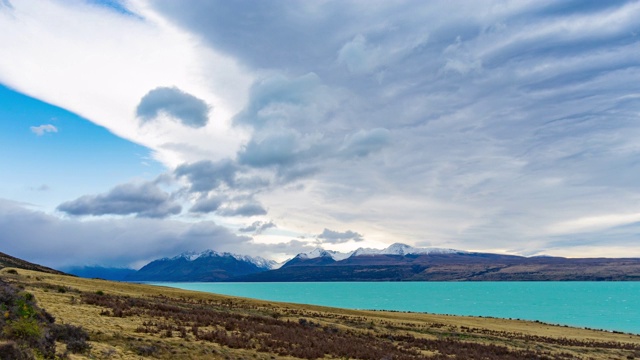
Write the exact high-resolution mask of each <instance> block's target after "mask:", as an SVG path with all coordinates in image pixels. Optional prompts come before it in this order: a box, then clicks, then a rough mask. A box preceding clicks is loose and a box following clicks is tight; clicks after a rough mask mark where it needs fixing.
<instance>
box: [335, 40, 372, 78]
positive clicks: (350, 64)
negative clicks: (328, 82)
mask: <svg viewBox="0 0 640 360" xmlns="http://www.w3.org/2000/svg"><path fill="white" fill-rule="evenodd" d="M379 57H380V54H379V49H375V48H372V47H371V46H370V45H368V44H367V40H366V39H365V38H364V36H362V34H358V35H356V37H354V38H353V40H351V41H349V42H348V43H346V44H344V46H343V47H342V48H341V49H340V51H339V52H338V63H343V64H345V65H346V66H347V68H348V69H349V72H350V73H352V74H355V75H361V74H366V73H368V72H371V71H372V70H374V69H375V68H376V67H378V64H379Z"/></svg>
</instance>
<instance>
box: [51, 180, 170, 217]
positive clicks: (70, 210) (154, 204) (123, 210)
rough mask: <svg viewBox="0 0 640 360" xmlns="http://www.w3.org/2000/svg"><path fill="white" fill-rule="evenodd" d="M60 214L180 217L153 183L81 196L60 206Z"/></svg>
mask: <svg viewBox="0 0 640 360" xmlns="http://www.w3.org/2000/svg"><path fill="white" fill-rule="evenodd" d="M57 209H58V210H59V211H62V212H65V213H67V214H69V215H77V216H83V215H95V216H100V215H130V214H136V215H137V216H138V217H149V218H164V217H167V216H169V215H174V214H179V213H180V211H181V210H182V207H181V206H180V205H179V204H178V203H176V202H174V200H173V199H172V198H171V196H170V194H169V193H167V192H165V191H162V190H161V189H160V188H159V187H158V186H157V185H156V184H155V183H152V182H145V183H129V184H122V185H118V186H116V187H114V188H113V189H111V190H110V191H109V192H108V193H106V194H101V195H84V196H81V197H79V198H78V199H76V200H73V201H67V202H64V203H62V204H60V205H59V206H58V208H57Z"/></svg>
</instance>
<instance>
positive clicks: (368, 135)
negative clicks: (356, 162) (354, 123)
mask: <svg viewBox="0 0 640 360" xmlns="http://www.w3.org/2000/svg"><path fill="white" fill-rule="evenodd" d="M390 142H391V134H390V132H389V130H387V129H383V128H377V129H371V130H368V131H367V130H360V131H358V132H356V133H355V134H352V135H349V136H347V137H346V138H345V140H344V143H343V145H342V150H341V152H342V153H343V154H345V155H351V156H366V155H369V154H370V153H372V152H376V151H378V150H380V149H382V148H384V147H385V146H387V145H388V144H389V143H390Z"/></svg>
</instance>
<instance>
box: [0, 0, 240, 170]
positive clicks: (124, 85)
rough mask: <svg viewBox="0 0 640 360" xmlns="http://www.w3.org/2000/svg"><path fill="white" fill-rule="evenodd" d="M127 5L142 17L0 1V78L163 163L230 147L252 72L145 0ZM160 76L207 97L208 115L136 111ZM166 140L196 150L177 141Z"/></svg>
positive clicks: (220, 153) (72, 5)
mask: <svg viewBox="0 0 640 360" xmlns="http://www.w3.org/2000/svg"><path fill="white" fill-rule="evenodd" d="M129 5H131V9H132V10H133V11H134V12H135V13H137V14H138V15H139V16H140V17H137V16H131V15H125V14H121V13H118V12H115V11H112V10H109V9H107V8H104V7H100V6H97V5H91V4H85V3H83V2H81V1H74V2H64V1H47V2H45V3H42V2H39V1H20V2H17V3H15V4H13V9H1V10H2V11H0V26H1V27H2V29H3V31H2V32H0V44H2V48H3V49H4V51H3V56H2V57H1V58H0V82H2V83H4V84H7V85H9V86H11V87H13V88H15V89H17V90H18V91H21V92H24V93H25V94H28V95H31V96H34V97H36V98H39V99H42V100H44V101H46V102H50V103H52V104H55V105H58V106H61V107H63V108H65V109H68V110H71V111H73V112H75V113H78V114H80V115H81V116H83V117H85V118H87V119H89V120H91V121H93V122H95V123H97V124H99V125H102V126H104V127H106V128H108V129H109V130H110V131H112V132H114V133H115V134H117V135H119V136H121V137H124V138H126V139H129V140H132V141H134V142H137V143H139V144H142V145H145V146H147V147H149V148H151V149H152V150H154V151H155V152H156V156H157V158H158V159H159V160H161V161H163V162H164V163H165V164H167V165H168V166H175V165H178V164H179V163H181V162H184V161H188V160H189V161H194V160H199V159H204V158H220V157H224V156H228V155H230V154H233V152H234V150H235V149H236V148H237V147H238V146H239V144H240V142H241V141H242V139H243V135H242V133H241V132H238V131H237V130H234V129H232V128H231V127H230V123H231V117H232V116H233V115H234V114H235V113H237V112H238V111H239V110H240V106H242V105H243V103H244V99H246V96H247V95H246V94H247V91H248V86H249V84H250V82H251V75H250V72H249V71H247V70H246V69H242V68H241V67H240V66H238V65H237V63H236V62H235V61H234V60H232V59H230V58H229V57H225V56H224V55H221V54H220V53H217V52H216V51H215V50H213V49H211V48H207V47H204V46H202V45H201V44H200V42H199V40H198V39H197V38H196V37H194V36H192V35H190V34H188V33H185V32H183V31H182V30H180V29H179V28H177V27H175V26H173V25H171V24H170V23H169V22H167V21H166V19H164V18H163V17H161V16H158V15H157V14H155V13H154V11H153V9H152V7H150V6H148V5H147V4H146V3H145V2H144V1H132V2H131V3H129ZM42 59H46V61H43V60H42ZM163 86H164V87H174V86H175V87H177V88H180V89H181V90H182V91H185V92H187V93H189V94H192V95H193V96H195V97H198V98H200V99H203V100H204V101H206V102H207V103H208V104H211V105H213V106H214V107H215V112H214V113H213V114H212V117H211V119H210V124H209V125H208V126H206V127H205V128H203V129H200V130H195V129H192V128H188V127H184V126H181V124H175V123H173V122H170V121H167V122H159V123H157V124H154V125H155V126H141V125H140V124H139V123H138V122H137V121H134V119H135V116H136V115H135V110H136V106H137V105H138V103H139V102H140V100H141V99H142V98H143V96H144V95H145V94H147V93H148V92H149V91H151V90H153V89H155V88H158V87H163ZM172 143H188V144H190V145H191V146H192V148H193V149H194V151H185V149H182V150H183V151H176V149H174V148H172V147H171V146H168V145H169V144H172Z"/></svg>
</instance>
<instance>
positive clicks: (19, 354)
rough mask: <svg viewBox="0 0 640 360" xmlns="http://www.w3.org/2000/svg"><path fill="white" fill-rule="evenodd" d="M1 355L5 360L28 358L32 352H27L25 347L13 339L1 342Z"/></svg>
mask: <svg viewBox="0 0 640 360" xmlns="http://www.w3.org/2000/svg"><path fill="white" fill-rule="evenodd" d="M0 355H1V356H2V359H3V360H27V359H30V358H31V356H30V354H28V353H26V352H25V349H21V348H20V347H19V346H18V344H16V343H15V342H13V341H8V342H5V343H0Z"/></svg>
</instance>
